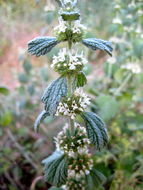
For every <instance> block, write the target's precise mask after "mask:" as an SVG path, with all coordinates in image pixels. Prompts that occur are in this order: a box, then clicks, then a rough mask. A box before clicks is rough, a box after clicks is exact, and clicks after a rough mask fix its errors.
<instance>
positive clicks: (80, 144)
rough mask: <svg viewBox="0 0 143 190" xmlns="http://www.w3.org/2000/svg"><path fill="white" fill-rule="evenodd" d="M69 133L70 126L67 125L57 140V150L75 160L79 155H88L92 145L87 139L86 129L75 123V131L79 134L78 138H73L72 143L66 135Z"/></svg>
mask: <svg viewBox="0 0 143 190" xmlns="http://www.w3.org/2000/svg"><path fill="white" fill-rule="evenodd" d="M67 131H69V126H68V124H65V126H64V128H63V130H62V131H61V132H60V133H59V134H58V136H57V137H56V138H55V142H56V148H57V150H61V151H63V152H64V153H65V154H68V157H71V158H75V157H76V155H77V153H78V154H80V155H82V154H85V153H86V154H88V149H87V147H88V145H89V144H90V141H89V139H88V138H87V133H86V129H85V128H84V127H81V126H80V125H79V124H77V123H74V127H73V131H74V132H77V133H78V134H77V136H73V137H72V139H71V141H69V139H68V138H67V136H66V134H67Z"/></svg>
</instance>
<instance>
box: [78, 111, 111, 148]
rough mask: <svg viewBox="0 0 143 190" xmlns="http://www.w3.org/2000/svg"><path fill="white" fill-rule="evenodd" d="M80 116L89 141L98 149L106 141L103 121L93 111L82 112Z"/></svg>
mask: <svg viewBox="0 0 143 190" xmlns="http://www.w3.org/2000/svg"><path fill="white" fill-rule="evenodd" d="M81 117H82V118H83V119H84V121H85V124H86V131H87V134H88V138H89V139H90V141H91V143H92V144H94V145H95V147H96V149H98V150H100V149H101V148H103V147H104V146H105V145H106V144H107V142H108V135H107V129H106V127H105V124H104V122H103V121H102V120H101V119H100V118H99V116H97V115H96V114H95V113H93V112H84V113H82V115H81Z"/></svg>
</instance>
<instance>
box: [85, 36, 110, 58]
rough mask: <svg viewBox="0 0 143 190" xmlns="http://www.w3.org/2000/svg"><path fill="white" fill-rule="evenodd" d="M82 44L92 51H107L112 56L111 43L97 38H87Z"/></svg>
mask: <svg viewBox="0 0 143 190" xmlns="http://www.w3.org/2000/svg"><path fill="white" fill-rule="evenodd" d="M82 43H83V44H84V45H85V46H87V47H88V48H91V49H92V50H97V49H100V50H103V51H106V52H107V53H108V54H109V55H111V56H112V51H113V48H112V44H111V42H108V41H105V40H101V39H96V38H87V39H84V40H83V41H82Z"/></svg>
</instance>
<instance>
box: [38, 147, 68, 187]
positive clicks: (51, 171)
mask: <svg viewBox="0 0 143 190" xmlns="http://www.w3.org/2000/svg"><path fill="white" fill-rule="evenodd" d="M42 163H44V164H45V180H46V181H47V182H48V183H50V184H51V185H53V186H56V187H60V186H61V185H63V184H65V183H66V179H67V170H68V164H67V160H66V158H65V157H64V155H63V154H62V153H61V152H60V151H55V152H54V153H53V154H52V155H51V156H50V157H48V158H47V159H45V160H44V161H43V162H42Z"/></svg>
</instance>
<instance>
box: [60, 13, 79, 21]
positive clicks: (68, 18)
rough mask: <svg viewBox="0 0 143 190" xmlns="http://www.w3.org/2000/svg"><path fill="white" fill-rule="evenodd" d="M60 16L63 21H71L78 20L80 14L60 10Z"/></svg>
mask: <svg viewBox="0 0 143 190" xmlns="http://www.w3.org/2000/svg"><path fill="white" fill-rule="evenodd" d="M61 17H62V18H63V20H65V21H73V20H79V18H80V14H79V12H62V13H61Z"/></svg>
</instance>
